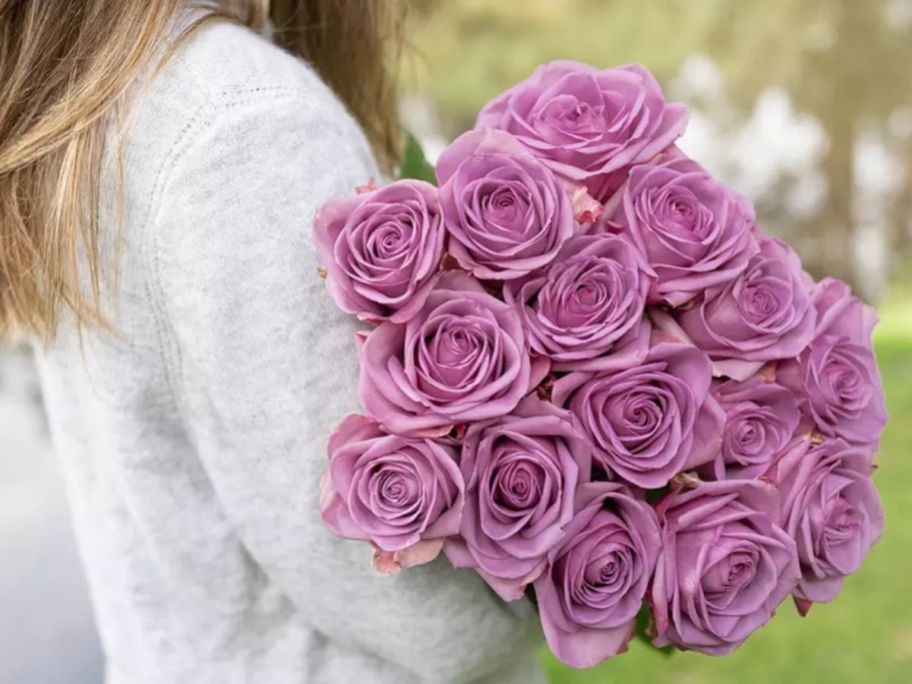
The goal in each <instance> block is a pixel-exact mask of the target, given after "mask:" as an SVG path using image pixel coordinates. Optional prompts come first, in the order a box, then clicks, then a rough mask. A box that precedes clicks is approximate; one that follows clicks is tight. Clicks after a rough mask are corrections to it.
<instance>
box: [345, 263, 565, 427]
mask: <svg viewBox="0 0 912 684" xmlns="http://www.w3.org/2000/svg"><path fill="white" fill-rule="evenodd" d="M545 373H547V362H544V363H543V362H542V360H541V359H539V360H537V361H536V362H535V363H534V364H533V363H531V362H530V358H529V353H528V346H527V344H526V339H525V335H524V333H523V330H522V323H521V321H520V320H519V316H518V315H517V314H516V312H515V311H514V310H513V308H512V307H511V306H509V305H508V304H505V303H504V302H502V301H500V300H498V299H496V298H495V297H493V296H491V295H490V294H488V293H487V292H485V290H484V288H482V286H481V285H480V284H478V282H477V281H475V280H474V279H472V278H471V277H469V276H468V275H466V274H465V273H461V272H458V271H450V272H447V273H444V274H442V275H441V277H440V278H439V280H438V282H437V285H436V286H435V288H434V289H433V290H432V291H431V292H430V294H429V295H428V297H427V301H426V302H425V303H424V306H423V307H422V308H421V310H420V311H419V312H418V313H417V314H416V316H415V317H414V318H412V319H411V320H409V321H408V323H404V324H397V323H393V322H386V323H383V324H381V325H380V326H379V327H377V328H375V329H374V330H373V331H372V332H371V333H370V334H369V335H368V336H367V339H366V340H365V341H364V343H363V345H362V347H361V378H360V384H359V394H360V398H361V405H362V406H363V407H364V409H365V410H366V411H367V412H368V413H369V414H370V415H371V416H373V417H374V418H376V419H377V420H378V421H380V422H381V423H382V424H383V426H384V427H385V428H387V429H388V430H390V431H391V432H395V433H398V434H421V435H423V436H435V435H442V434H445V433H447V432H449V431H450V429H451V428H452V427H453V426H454V425H456V424H457V423H465V422H469V421H477V420H486V419H488V418H494V417H497V416H502V415H504V414H506V413H509V412H510V411H512V410H513V408H514V407H515V406H516V405H517V404H518V403H519V400H520V399H522V397H523V396H524V395H525V394H526V393H527V392H529V391H530V389H531V388H532V387H534V386H535V385H536V384H538V382H539V381H540V380H541V379H542V378H543V377H544V375H545Z"/></svg>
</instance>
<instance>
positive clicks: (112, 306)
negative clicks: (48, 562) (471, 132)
mask: <svg viewBox="0 0 912 684" xmlns="http://www.w3.org/2000/svg"><path fill="white" fill-rule="evenodd" d="M121 132H122V131H113V132H112V141H114V140H115V138H114V137H113V136H117V135H119V134H120V133H121ZM126 135H127V137H126V147H125V157H124V160H123V162H124V167H123V169H124V184H123V186H122V190H123V213H122V220H121V223H120V225H121V226H122V229H121V230H120V234H121V240H122V242H121V245H120V256H119V257H118V259H119V264H120V278H119V280H116V279H115V278H114V275H113V274H114V269H112V268H108V269H107V274H108V275H107V278H106V280H105V283H106V290H105V305H106V313H107V315H108V317H109V319H110V320H111V322H112V323H113V325H114V327H115V329H116V333H114V334H106V333H101V332H98V331H90V332H88V333H87V334H86V335H84V336H83V338H82V340H81V342H80V337H79V335H78V334H77V333H76V332H75V330H74V329H73V327H72V325H70V324H68V323H65V324H64V325H63V327H62V328H61V330H60V333H59V336H58V339H57V340H56V341H55V342H54V344H53V345H52V346H51V347H50V348H49V349H47V350H43V351H42V350H38V354H37V355H38V361H39V366H40V371H41V376H42V383H43V387H44V393H45V400H46V405H47V410H48V414H49V418H50V424H51V428H52V433H53V437H54V442H55V446H56V450H57V452H58V454H59V458H60V461H61V464H62V467H63V469H64V471H65V473H66V479H67V486H68V492H69V497H70V500H71V503H72V508H73V513H74V516H75V525H76V530H77V536H78V539H79V543H80V547H81V551H82V555H83V558H84V561H85V565H86V568H87V572H88V577H89V583H90V587H91V593H92V598H93V601H94V606H95V609H96V612H97V617H98V624H99V628H100V631H101V637H102V641H103V644H104V648H105V653H106V655H107V659H108V682H110V683H113V684H127V683H129V684H134V683H139V682H142V683H146V682H148V683H149V684H168V683H171V682H175V683H181V684H182V683H185V682H186V683H188V684H209V683H212V684H233V683H240V682H252V683H255V684H273V683H274V684H284V683H286V682H287V683H292V682H293V683H295V684H299V683H302V682H319V683H321V684H322V683H326V684H334V683H335V682H345V683H349V682H351V683H359V684H360V683H370V682H381V683H385V682H390V683H395V684H408V683H410V682H457V681H458V682H463V681H465V682H474V681H479V682H505V683H506V682H516V683H517V684H518V683H522V684H527V683H530V682H537V681H541V677H542V675H541V674H540V672H539V671H538V669H537V665H536V664H535V657H534V655H535V648H536V646H537V637H536V633H537V630H536V627H535V621H534V616H533V614H532V613H533V612H532V610H531V608H530V606H529V605H528V604H527V603H526V602H524V601H523V602H518V603H514V604H509V605H507V604H504V603H502V602H500V601H499V600H497V599H495V598H494V596H493V594H492V593H491V592H490V591H488V590H487V589H486V587H485V586H484V585H483V583H482V582H481V581H480V580H479V578H478V577H476V576H475V575H474V574H473V573H471V572H467V571H454V570H452V569H451V568H449V567H448V566H447V564H446V562H445V561H442V560H438V561H437V562H435V563H433V564H432V565H430V566H425V567H423V568H416V569H413V570H409V571H407V572H403V573H401V574H400V575H399V576H397V577H387V576H382V575H379V574H376V573H375V572H374V571H373V570H372V569H371V567H370V563H369V555H370V552H369V549H368V547H367V546H366V545H364V544H362V543H355V542H347V541H343V540H340V539H336V538H334V537H333V536H331V535H330V534H329V533H328V532H326V531H325V530H324V528H323V526H322V524H321V522H320V515H319V511H318V496H319V492H318V479H319V475H320V472H321V470H322V469H323V467H324V465H325V460H326V456H325V441H326V438H327V435H328V433H329V431H330V430H331V429H332V427H333V426H334V425H335V424H336V423H337V422H338V421H339V419H341V418H342V417H343V416H344V415H345V414H346V413H349V412H352V411H356V410H357V409H358V405H357V401H356V358H355V351H354V346H353V340H352V333H353V330H354V328H353V324H352V322H351V321H350V320H349V318H348V317H347V316H345V315H343V314H341V313H340V312H338V311H337V310H336V309H335V307H334V305H333V303H332V302H331V300H330V298H329V296H328V295H327V293H326V292H325V288H324V284H323V281H322V280H321V279H320V278H319V277H318V275H317V272H316V266H317V264H316V260H315V257H314V254H313V251H312V246H311V237H310V235H311V232H310V222H311V217H312V216H313V213H314V211H315V209H316V208H317V207H318V206H319V204H320V203H321V202H322V201H323V200H325V199H326V198H328V197H330V196H331V195H335V194H340V193H348V192H351V190H352V189H353V188H354V187H355V186H356V185H359V184H363V183H364V182H365V181H367V180H368V179H369V178H370V177H372V176H374V177H375V176H376V175H377V172H376V170H375V168H374V165H373V161H372V159H371V155H370V152H369V150H368V147H367V145H366V144H365V141H364V139H363V137H362V135H361V133H360V132H359V130H358V129H357V127H356V125H355V124H354V122H353V120H352V119H351V117H350V116H349V115H348V114H347V113H346V112H345V110H344V109H343V107H342V106H341V105H340V104H339V102H338V101H337V100H336V99H335V97H334V96H333V95H332V94H331V93H330V92H329V90H328V89H327V88H326V87H325V86H324V85H323V84H322V83H321V82H320V81H319V80H318V79H317V77H316V76H315V75H314V73H313V72H312V71H311V70H310V69H309V68H308V67H307V66H306V65H304V64H303V63H301V62H300V61H298V60H296V59H294V58H292V57H290V56H289V55H287V54H285V53H283V52H281V51H280V50H278V49H277V48H275V47H273V46H272V45H270V44H269V43H268V42H267V41H265V40H264V39H262V38H260V37H258V36H256V35H254V34H253V33H251V32H249V31H247V30H245V29H242V28H239V27H235V26H231V25H228V24H221V25H213V26H210V27H209V28H207V29H205V30H203V31H202V32H200V33H199V34H198V35H197V36H196V37H195V38H193V39H192V40H191V41H190V42H189V43H187V45H186V46H185V47H183V48H182V49H181V51H180V52H179V53H178V55H177V57H176V58H175V59H173V60H172V61H171V62H170V63H169V66H168V67H167V68H166V69H165V70H164V71H163V72H162V73H161V74H159V75H158V76H157V77H156V78H155V80H154V81H153V83H152V84H151V87H150V88H149V89H147V90H144V91H143V94H142V97H141V101H140V102H139V103H138V106H137V107H136V108H135V111H134V118H133V123H132V126H131V127H130V128H129V129H128V132H127V134H126ZM111 147H112V148H113V147H115V145H111ZM115 168H116V167H115V164H114V162H113V159H112V160H111V161H110V163H109V164H108V170H107V173H106V180H105V185H104V187H105V188H107V190H108V191H107V192H106V193H105V197H106V201H105V206H104V207H103V208H102V209H103V213H102V217H103V225H102V228H103V236H102V237H103V240H104V242H105V249H106V256H105V258H106V260H107V261H109V262H110V261H113V254H114V253H115V250H114V244H115V239H114V235H115V234H116V232H117V228H116V225H117V222H116V221H115V216H116V201H115V194H116V193H115V192H114V188H115V187H116V186H115V185H114V183H113V181H112V180H111V179H112V178H114V177H116V173H114V169H115ZM49 657H52V655H51V654H49Z"/></svg>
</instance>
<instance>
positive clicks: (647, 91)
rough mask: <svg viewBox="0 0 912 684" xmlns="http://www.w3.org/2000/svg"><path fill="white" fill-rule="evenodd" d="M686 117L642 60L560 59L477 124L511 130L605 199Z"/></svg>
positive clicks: (499, 100)
mask: <svg viewBox="0 0 912 684" xmlns="http://www.w3.org/2000/svg"><path fill="white" fill-rule="evenodd" d="M687 116H688V111H687V107H686V106H684V105H683V104H679V103H671V104H669V103H667V102H665V98H664V97H663V96H662V90H661V88H659V84H658V83H656V80H655V78H654V77H653V75H652V74H651V73H650V72H649V70H647V69H646V68H644V67H642V66H640V65H637V64H634V65H630V66H625V67H620V68H617V69H605V70H602V71H600V70H598V69H596V68H594V67H592V66H589V65H588V64H580V63H578V62H571V61H556V62H551V63H550V64H544V65H542V66H540V67H538V69H536V70H535V72H534V73H533V74H532V76H530V77H529V78H528V79H527V80H525V81H523V82H522V83H519V84H517V85H515V86H513V87H512V88H510V89H509V90H507V91H506V92H504V93H503V94H502V95H500V96H499V97H497V98H496V99H494V100H493V101H492V102H490V103H488V104H487V105H486V106H485V107H484V109H482V110H481V113H480V114H479V115H478V120H477V122H476V126H477V127H478V128H500V129H503V130H505V131H509V132H510V133H512V134H513V135H514V136H516V138H517V139H518V140H519V141H520V142H521V143H522V144H523V145H525V146H526V147H527V148H528V149H529V150H530V151H531V152H532V153H533V154H535V155H536V156H538V157H540V158H541V159H542V160H543V161H544V162H545V163H546V164H548V166H550V167H551V169H552V170H553V171H554V172H555V173H557V174H558V175H560V176H562V177H564V178H567V179H568V180H570V181H574V182H577V183H580V184H584V185H586V186H587V187H588V188H589V189H590V191H591V192H592V194H593V195H594V196H595V197H596V198H597V199H600V200H602V201H604V200H605V199H606V198H607V197H608V196H609V195H610V194H611V193H612V191H613V189H614V188H616V187H617V186H618V185H619V184H620V182H621V178H622V174H623V171H624V170H625V169H626V168H627V167H629V166H631V165H633V164H639V163H643V162H646V161H648V160H650V159H651V158H652V157H654V156H655V155H657V154H658V153H659V152H662V151H663V150H664V149H665V148H667V147H668V146H670V145H671V144H672V143H673V142H674V141H675V139H677V138H678V137H679V136H680V135H681V134H682V133H683V132H684V129H685V128H686V126H687Z"/></svg>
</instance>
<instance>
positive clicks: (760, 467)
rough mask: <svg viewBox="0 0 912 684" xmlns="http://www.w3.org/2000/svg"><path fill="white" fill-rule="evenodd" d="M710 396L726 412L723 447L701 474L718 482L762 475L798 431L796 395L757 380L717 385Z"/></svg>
mask: <svg viewBox="0 0 912 684" xmlns="http://www.w3.org/2000/svg"><path fill="white" fill-rule="evenodd" d="M713 394H715V396H716V398H717V399H718V400H719V404H720V405H721V406H722V408H723V410H724V411H725V428H724V430H723V432H722V448H721V449H720V450H719V452H718V454H717V456H716V458H715V459H714V460H713V461H712V463H710V464H707V465H706V466H704V467H703V469H702V470H701V473H703V474H705V475H706V476H708V477H712V478H715V479H717V480H726V479H728V480H733V479H745V480H749V479H753V478H755V477H760V476H761V475H763V474H765V473H766V472H767V471H768V470H769V468H770V466H771V465H772V463H773V461H774V460H775V459H776V458H777V457H779V456H780V455H782V453H783V452H784V451H785V449H786V448H787V447H788V445H789V443H790V442H791V440H792V437H793V435H794V434H795V430H796V429H797V428H798V423H799V421H800V419H801V414H800V412H799V410H798V402H797V400H796V399H795V396H794V395H793V394H792V393H791V392H789V391H788V390H787V389H785V388H784V387H782V386H781V385H777V384H776V383H773V382H764V381H763V380H761V379H760V378H751V379H750V380H747V381H745V382H737V381H734V380H729V381H727V382H722V383H719V384H718V385H717V386H716V387H715V388H714V390H713Z"/></svg>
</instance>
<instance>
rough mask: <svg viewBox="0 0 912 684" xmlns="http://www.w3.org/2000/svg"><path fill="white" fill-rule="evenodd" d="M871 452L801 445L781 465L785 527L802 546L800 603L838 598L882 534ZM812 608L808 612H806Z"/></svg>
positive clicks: (831, 444) (833, 443)
mask: <svg viewBox="0 0 912 684" xmlns="http://www.w3.org/2000/svg"><path fill="white" fill-rule="evenodd" d="M871 450H872V448H871V446H870V445H868V446H865V447H857V446H851V445H849V444H847V443H846V442H844V441H843V440H841V439H827V440H825V441H823V442H822V443H820V444H817V445H813V446H812V444H811V440H803V441H801V442H800V443H799V444H797V445H796V446H795V447H794V448H792V449H791V450H790V451H789V452H788V453H786V454H785V455H784V456H783V457H782V458H781V459H780V460H779V461H778V462H777V463H776V466H775V468H774V470H773V473H772V477H773V479H774V480H775V481H776V483H777V484H778V486H779V491H780V493H781V496H782V510H783V526H784V527H785V530H786V532H788V533H789V535H790V536H791V537H792V539H794V540H795V542H796V543H797V545H798V558H799V560H800V562H801V572H802V578H801V583H800V584H799V585H798V588H797V590H796V591H795V596H796V597H797V598H798V599H800V600H801V601H807V602H812V601H814V602H824V603H825V602H827V601H832V600H833V599H834V598H836V595H837V594H838V593H839V590H840V588H841V587H842V581H843V579H845V577H846V575H850V574H852V573H853V572H857V571H858V569H859V568H860V567H861V562H862V560H864V557H865V555H866V554H867V552H868V550H869V549H870V548H871V546H873V545H874V544H875V543H876V542H877V540H878V539H880V535H881V533H882V532H883V524H884V513H883V507H882V506H881V503H880V498H879V497H878V496H877V490H876V489H875V488H874V484H873V483H872V482H871V471H872V469H873V468H872V466H871V460H872V453H871ZM808 607H809V606H804V610H806V609H807V608H808Z"/></svg>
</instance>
